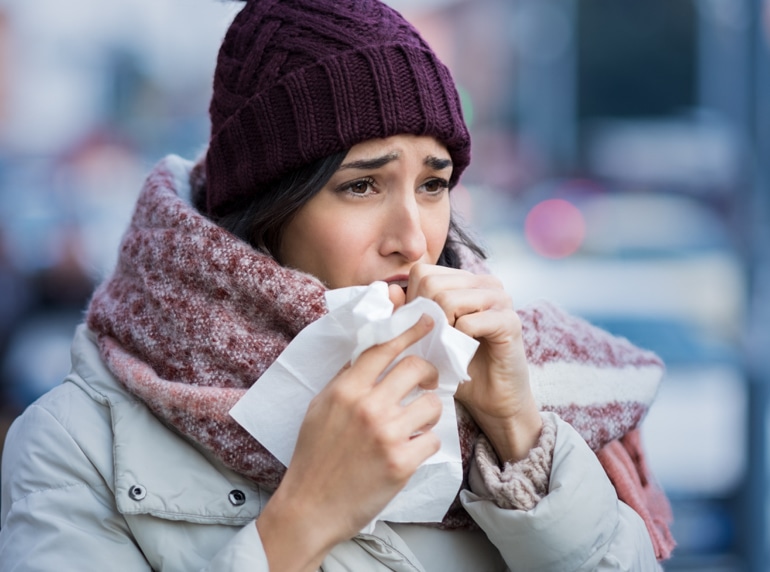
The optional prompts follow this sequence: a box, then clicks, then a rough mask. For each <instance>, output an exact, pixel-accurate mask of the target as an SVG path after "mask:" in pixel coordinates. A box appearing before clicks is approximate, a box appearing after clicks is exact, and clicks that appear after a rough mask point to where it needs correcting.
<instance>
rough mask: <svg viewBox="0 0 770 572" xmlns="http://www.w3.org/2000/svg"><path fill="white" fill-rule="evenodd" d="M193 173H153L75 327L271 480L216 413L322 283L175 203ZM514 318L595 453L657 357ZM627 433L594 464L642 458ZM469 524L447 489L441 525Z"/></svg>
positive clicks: (250, 377)
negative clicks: (107, 272)
mask: <svg viewBox="0 0 770 572" xmlns="http://www.w3.org/2000/svg"><path fill="white" fill-rule="evenodd" d="M191 169H192V164H191V163H189V162H187V161H185V160H183V159H181V158H179V157H174V156H170V157H167V158H165V159H164V160H162V161H161V162H160V163H159V164H158V165H157V166H156V167H155V168H154V169H153V170H152V171H151V173H150V174H149V176H148V178H147V179H146V182H145V185H144V187H143V189H142V191H141V193H140V196H139V198H138V201H137V204H136V207H135V211H134V214H133V218H132V221H131V223H130V225H129V228H128V229H127V231H126V233H125V235H124V237H123V239H122V242H121V246H120V252H119V257H118V262H117V264H116V267H115V269H114V271H113V273H112V275H111V276H110V277H108V278H107V279H106V280H105V281H104V282H102V283H101V284H100V285H99V286H98V287H97V289H96V290H95V292H94V295H93V297H92V299H91V302H90V304H89V308H88V311H87V317H86V320H87V324H88V327H89V328H90V329H91V330H93V331H94V332H95V333H96V334H97V341H98V346H99V351H100V354H101V356H102V359H103V360H104V362H105V363H106V365H107V367H108V368H109V369H110V371H111V372H112V373H113V374H114V375H115V377H116V378H117V379H118V380H119V381H120V382H121V383H122V384H123V385H124V386H125V387H126V389H127V390H128V391H129V392H130V393H131V394H133V395H134V396H136V397H137V398H139V399H140V400H141V401H143V402H144V403H145V404H146V405H147V406H148V407H149V408H150V410H152V411H153V413H154V414H155V415H156V416H157V417H158V418H160V419H161V420H162V421H164V422H165V423H166V424H167V425H169V426H170V427H172V428H173V429H175V430H176V431H178V432H180V433H181V434H182V435H184V436H185V437H187V438H188V439H190V440H192V441H193V442H194V443H197V444H198V445H199V446H201V447H203V448H204V449H206V450H208V451H210V452H211V453H212V454H213V455H214V456H215V457H217V458H218V459H219V460H221V461H222V462H223V463H224V464H225V465H226V466H227V467H229V468H231V469H233V470H235V471H237V472H238V473H240V474H242V475H245V476H246V477H248V478H250V479H252V480H253V481H255V482H256V483H257V484H259V485H260V486H262V487H265V488H266V489H268V490H274V489H275V488H276V487H277V486H278V484H279V483H280V481H281V478H282V476H283V474H284V472H285V467H284V466H283V465H282V464H281V463H280V462H278V461H277V460H276V459H275V458H274V457H273V456H272V455H271V454H270V452H269V451H267V449H265V448H264V447H263V446H262V445H261V444H260V443H259V442H257V441H256V440H255V439H254V438H253V437H251V435H249V434H248V433H247V432H246V431H245V430H244V429H243V428H242V427H240V425H238V424H237V423H236V422H235V421H234V420H233V419H232V418H231V417H230V416H229V414H228V411H229V410H230V408H231V407H232V406H233V405H234V404H235V403H236V402H237V401H238V400H239V399H240V398H241V397H242V396H243V395H244V393H245V392H246V391H247V390H248V388H249V387H250V386H251V385H252V384H253V383H255V382H258V380H259V378H260V376H261V375H262V373H263V372H264V371H265V370H266V369H267V368H268V367H269V366H270V364H272V362H273V361H274V360H275V359H276V357H277V356H278V355H279V354H280V353H281V352H282V351H283V349H284V348H285V347H286V346H287V345H288V343H289V342H290V341H291V340H292V339H293V338H294V336H296V335H297V333H298V332H299V331H300V330H302V329H303V328H304V327H305V326H307V325H308V324H310V323H312V322H313V321H315V320H317V319H318V318H319V317H321V316H322V315H324V314H325V312H326V304H325V300H324V292H325V287H324V286H323V284H321V283H320V282H319V281H318V280H317V279H316V278H314V277H312V276H310V275H308V274H304V273H302V272H299V271H297V270H293V269H288V268H285V267H282V266H281V265H279V264H278V263H277V262H276V261H275V260H274V259H273V258H271V257H269V256H267V255H265V254H262V253H260V252H258V251H256V250H255V249H254V248H252V247H251V246H250V245H248V244H247V243H245V242H243V241H242V240H240V239H238V238H236V237H235V236H233V235H232V234H230V233H229V232H227V231H225V230H224V229H222V228H221V227H219V226H217V225H216V224H214V223H213V222H211V221H210V220H209V219H207V218H205V217H204V216H202V215H201V214H200V213H198V211H197V210H195V209H194V208H193V207H192V206H191V205H190V204H189V200H188V199H186V195H188V194H189V192H190V184H191V183H190V180H191ZM199 183H200V181H197V182H196V184H199ZM466 258H467V257H466ZM474 264H476V265H477V262H476V263H474V262H473V261H468V262H467V263H466V264H465V266H467V267H473V266H474ZM519 315H520V317H521V321H522V328H523V334H524V343H525V348H526V353H527V357H528V359H529V363H530V369H531V381H532V386H533V391H534V392H535V396H536V399H538V402H539V404H540V406H541V408H542V409H543V410H550V411H554V412H556V413H558V414H559V415H560V416H561V417H562V418H563V419H564V420H566V421H567V422H569V423H571V424H572V425H573V426H574V427H575V428H576V429H577V430H578V431H579V432H580V434H581V435H582V436H583V437H584V438H585V440H586V442H588V444H589V445H590V446H591V447H592V449H593V450H595V451H600V450H604V449H605V448H606V446H607V445H608V444H611V443H621V441H619V439H621V438H623V437H625V436H627V435H629V433H631V434H633V432H634V431H635V430H636V427H637V426H638V425H639V423H640V422H641V420H642V419H643V418H644V416H645V414H646V411H647V409H648V408H649V406H650V404H651V403H652V400H653V399H654V395H655V391H656V389H657V384H658V382H659V380H660V378H661V376H662V372H663V368H662V363H661V362H660V360H659V359H658V358H657V356H655V355H654V354H652V353H651V352H647V351H643V350H641V349H639V348H636V347H635V346H633V345H632V344H631V343H629V342H628V341H627V340H625V339H622V338H616V337H613V336H612V335H610V334H609V333H607V332H604V331H602V330H599V329H598V328H595V327H593V326H591V325H590V324H588V323H587V322H585V321H583V320H581V319H579V318H576V317H574V316H570V315H568V314H566V313H565V312H562V311H561V310H559V309H558V308H556V307H554V306H552V305H549V304H545V303H542V304H537V305H534V306H531V307H529V308H526V309H523V310H520V311H519ZM640 388H642V389H641V390H640ZM458 431H459V435H460V441H461V449H462V457H463V465H464V467H465V473H466V475H467V468H468V463H469V459H470V456H471V452H472V450H473V444H474V443H475V441H476V438H477V437H478V434H479V430H478V427H477V426H476V425H475V423H474V422H473V420H472V418H471V417H470V415H468V414H467V413H466V412H465V411H464V410H463V409H462V407H459V406H458ZM627 441H629V440H628V439H627ZM630 442H631V443H632V445H633V447H630V448H629V447H624V446H623V445H619V447H620V448H619V449H612V450H611V451H610V452H609V453H607V452H606V451H605V454H604V459H603V461H602V462H603V463H604V464H605V468H607V466H609V467H610V468H613V467H616V466H621V465H622V466H626V467H627V466H628V464H627V463H626V461H627V459H626V458H625V457H623V455H630V456H631V458H637V459H638V458H641V456H642V451H641V446H640V444H639V443H638V440H636V441H634V440H633V439H631V440H630ZM621 457H622V458H621ZM600 459H602V457H600ZM624 463H625V464H624ZM640 471H641V472H640ZM645 471H646V466H641V465H640V466H638V467H636V468H634V467H632V468H631V472H632V473H633V474H634V476H637V477H638V476H639V475H641V477H638V478H637V480H638V481H639V482H636V481H633V482H631V481H629V480H623V479H622V478H621V479H615V481H613V482H614V484H615V486H616V488H617V489H618V494H619V496H620V498H621V500H626V499H631V501H632V502H630V503H629V504H631V506H632V507H633V508H635V509H636V510H637V512H638V513H639V514H640V515H642V517H643V518H645V514H646V515H647V517H646V518H645V522H646V523H647V525H648V528H649V529H650V530H651V536H652V535H653V531H654V532H655V534H656V535H657V537H660V538H662V539H663V542H662V543H661V542H658V543H657V545H656V550H658V555H659V557H661V556H662V557H666V556H667V555H668V553H670V549H671V548H672V547H673V541H671V540H670V534H669V532H668V528H667V523H668V520H667V519H669V517H668V516H667V515H666V514H663V513H665V509H666V508H667V507H668V504H667V501H665V497H663V501H664V502H663V503H662V504H663V505H665V506H662V508H661V506H653V505H649V504H648V503H647V501H646V499H647V497H648V496H650V495H645V494H644V486H648V487H652V488H655V485H654V482H653V481H652V479H651V476H650V475H649V473H648V472H645ZM608 473H609V471H608ZM466 482H467V481H466ZM629 483H630V484H629ZM655 490H658V489H657V488H655ZM634 503H636V505H637V506H635V505H634ZM659 504H660V503H659ZM661 514H662V515H663V516H662V517H661V516H660V515H661ZM661 523H663V524H662V525H661ZM472 525H473V523H472V521H471V520H470V517H469V516H468V515H467V513H465V511H464V510H463V509H462V506H461V505H460V503H459V499H456V500H455V502H454V503H453V505H452V508H450V510H449V512H448V513H447V516H446V517H445V519H444V521H443V522H442V523H441V526H443V527H446V528H460V527H468V526H472ZM655 538H656V536H653V540H654V541H655ZM667 551H668V552H667Z"/></svg>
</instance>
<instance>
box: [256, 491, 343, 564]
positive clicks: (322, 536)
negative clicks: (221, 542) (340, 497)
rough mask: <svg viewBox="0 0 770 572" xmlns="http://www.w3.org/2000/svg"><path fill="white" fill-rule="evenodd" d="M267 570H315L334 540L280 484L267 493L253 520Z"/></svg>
mask: <svg viewBox="0 0 770 572" xmlns="http://www.w3.org/2000/svg"><path fill="white" fill-rule="evenodd" d="M256 526H257V532H258V533H259V536H260V539H261V540H262V546H263V548H264V550H265V555H266V557H267V561H268V563H269V565H270V570H303V571H304V570H307V571H315V570H318V569H319V568H320V566H321V562H322V561H323V559H324V557H325V556H326V554H327V553H328V552H329V551H330V550H331V549H332V548H333V547H334V545H335V544H336V543H337V541H336V540H334V539H333V538H332V537H331V536H330V535H329V534H328V532H329V528H328V527H326V526H325V524H324V522H323V520H322V519H319V518H316V517H315V516H314V515H313V514H312V513H311V511H310V510H308V509H307V507H304V508H303V506H302V503H301V502H298V500H297V499H296V497H295V498H289V497H285V496H284V495H283V494H282V491H281V487H279V488H278V490H276V492H275V494H274V495H273V496H272V497H271V499H270V500H269V501H268V503H267V504H266V505H265V508H264V509H263V510H262V512H261V514H260V515H259V517H258V518H257V522H256Z"/></svg>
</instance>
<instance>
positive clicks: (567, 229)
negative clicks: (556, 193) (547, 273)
mask: <svg viewBox="0 0 770 572" xmlns="http://www.w3.org/2000/svg"><path fill="white" fill-rule="evenodd" d="M585 233H586V224H585V219H584V218H583V214H582V213H581V212H580V209H578V208H577V207H576V206H575V205H573V204H572V203H571V202H569V201H566V200H564V199H548V200H545V201H541V202H539V203H538V204H536V205H535V206H534V207H533V208H532V210H530V211H529V214H528V215H527V218H526V220H525V222H524V235H525V237H526V239H527V242H528V243H529V245H530V246H531V247H532V249H533V250H534V251H535V252H537V253H538V254H540V255H541V256H545V257H547V258H565V257H567V256H569V255H571V254H574V253H575V252H576V251H577V250H578V249H579V248H580V245H581V244H582V243H583V239H584V238H585Z"/></svg>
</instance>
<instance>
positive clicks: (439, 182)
mask: <svg viewBox="0 0 770 572" xmlns="http://www.w3.org/2000/svg"><path fill="white" fill-rule="evenodd" d="M448 188H449V182H448V181H447V180H446V179H430V180H429V181H426V182H425V183H423V184H422V189H423V190H424V191H425V192H426V193H428V194H430V195H438V194H440V193H441V192H443V191H444V190H446V189H448Z"/></svg>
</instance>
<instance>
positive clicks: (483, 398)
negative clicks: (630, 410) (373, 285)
mask: <svg viewBox="0 0 770 572" xmlns="http://www.w3.org/2000/svg"><path fill="white" fill-rule="evenodd" d="M399 290H400V289H399ZM402 292H403V291H402ZM390 293H391V300H393V301H394V304H396V305H398V304H399V303H402V304H403V303H404V302H410V301H411V300H413V299H415V298H416V297H418V296H423V297H425V298H428V299H430V300H433V301H435V302H436V303H437V304H438V305H439V306H441V308H442V309H443V310H444V313H445V314H446V317H447V320H449V324H450V325H452V326H454V327H455V328H457V329H458V330H460V331H461V332H463V333H465V334H467V335H469V336H471V337H472V338H475V339H476V340H478V341H479V342H480V345H479V349H478V350H477V352H476V354H475V355H474V357H473V359H472V360H471V363H470V365H469V367H468V373H469V375H470V378H471V380H470V381H469V382H465V383H461V384H460V386H459V387H458V389H457V392H456V393H455V399H457V400H458V401H459V402H460V403H462V404H463V405H464V406H465V407H466V408H467V409H468V411H469V412H470V413H471V415H472V416H473V418H474V419H475V420H476V422H477V423H478V424H479V426H480V427H481V429H482V431H484V433H485V434H486V435H487V437H489V439H490V441H491V442H492V445H493V446H494V447H495V450H496V451H497V454H498V456H499V457H500V460H501V461H503V462H505V461H517V460H519V459H523V458H524V457H526V456H527V455H528V453H529V450H530V449H531V448H532V447H533V446H534V445H535V444H536V443H537V440H538V438H539V436H540V431H541V428H542V420H541V418H540V413H539V412H538V409H537V404H536V402H535V399H534V396H533V395H532V389H531V387H530V384H529V370H528V366H527V358H526V354H525V352H524V344H523V341H522V337H521V322H520V320H519V317H518V314H516V312H515V311H514V309H513V303H512V301H511V299H510V297H509V296H508V294H507V293H506V292H505V290H504V289H503V286H502V284H501V283H500V281H499V280H497V279H496V278H495V277H493V276H490V275H476V274H471V273H470V272H466V271H464V270H456V269H452V268H445V267H441V266H432V265H427V264H417V265H415V266H413V267H412V269H411V272H410V274H409V283H408V286H407V290H406V295H405V296H404V297H403V301H402V300H401V299H400V298H399V296H398V293H397V292H394V291H392V290H391V292H390Z"/></svg>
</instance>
